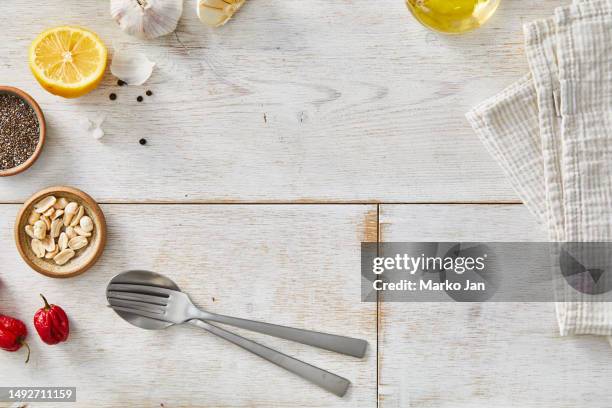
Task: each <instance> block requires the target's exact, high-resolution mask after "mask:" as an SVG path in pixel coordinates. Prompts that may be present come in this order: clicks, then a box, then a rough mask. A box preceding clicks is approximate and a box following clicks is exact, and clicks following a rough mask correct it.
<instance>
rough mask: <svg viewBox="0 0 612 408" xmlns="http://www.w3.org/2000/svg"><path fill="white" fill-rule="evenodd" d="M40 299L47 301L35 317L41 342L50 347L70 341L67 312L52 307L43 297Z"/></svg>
mask: <svg viewBox="0 0 612 408" xmlns="http://www.w3.org/2000/svg"><path fill="white" fill-rule="evenodd" d="M40 297H42V298H43V300H44V301H45V306H44V307H41V308H40V309H38V312H36V314H35V315H34V327H35V328H36V331H37V332H38V335H39V336H40V338H41V340H42V341H44V342H45V343H47V344H50V345H53V344H57V343H61V342H62V341H66V340H68V334H69V333H70V325H69V323H68V316H66V312H64V310H63V309H62V308H61V307H59V306H57V305H50V304H49V302H47V299H45V297H44V296H43V295H40Z"/></svg>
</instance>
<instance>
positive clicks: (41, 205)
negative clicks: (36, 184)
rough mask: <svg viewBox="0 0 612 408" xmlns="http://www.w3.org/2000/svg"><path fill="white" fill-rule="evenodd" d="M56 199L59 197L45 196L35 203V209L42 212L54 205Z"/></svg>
mask: <svg viewBox="0 0 612 408" xmlns="http://www.w3.org/2000/svg"><path fill="white" fill-rule="evenodd" d="M56 201H57V199H56V198H55V197H53V196H48V197H45V198H43V199H42V200H40V201H39V202H37V203H36V204H34V209H35V210H36V212H37V213H40V214H42V213H44V212H45V211H47V210H48V209H49V208H51V207H53V204H55V202H56Z"/></svg>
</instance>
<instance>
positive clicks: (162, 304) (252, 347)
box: [107, 283, 367, 397]
mask: <svg viewBox="0 0 612 408" xmlns="http://www.w3.org/2000/svg"><path fill="white" fill-rule="evenodd" d="M143 292H144V293H143ZM107 298H108V300H109V303H110V306H111V307H112V308H113V309H115V310H117V311H121V312H127V313H132V314H135V315H139V316H143V317H147V318H150V319H155V320H160V321H166V322H170V323H173V324H180V323H185V322H187V323H190V324H193V325H195V326H198V327H201V328H203V329H205V330H207V331H209V332H211V333H213V334H215V335H217V336H219V337H222V338H224V339H225V340H228V341H230V342H231V343H234V344H236V345H238V346H240V347H242V348H243V349H245V350H247V351H250V352H251V353H253V354H256V355H258V356H260V357H262V358H264V359H266V360H268V361H270V362H272V363H274V364H276V365H278V366H280V367H282V368H284V369H286V370H288V371H290V372H292V373H294V374H297V375H298V376H300V377H302V378H304V379H306V380H309V381H311V382H312V383H314V384H316V385H318V386H320V387H321V388H323V389H325V390H327V391H330V392H332V393H333V394H335V395H337V396H339V397H342V396H344V394H346V391H347V390H348V388H349V387H350V384H351V383H350V381H348V380H347V379H346V378H343V377H340V376H338V375H336V374H334V373H331V372H329V371H326V370H323V369H321V368H318V367H315V366H313V365H311V364H308V363H305V362H303V361H301V360H298V359H296V358H293V357H291V356H288V355H286V354H283V353H281V352H278V351H276V350H274V349H271V348H269V347H266V346H263V345H261V344H259V343H257V342H254V341H252V340H249V339H246V338H244V337H241V336H239V335H237V334H234V333H232V332H229V331H227V330H224V329H222V328H220V327H217V326H215V325H213V324H210V323H208V322H207V321H205V320H202V317H203V316H204V315H205V316H206V317H208V316H212V317H215V318H219V319H217V320H216V321H220V322H223V323H225V322H228V324H234V325H237V326H238V327H244V328H247V329H250V328H251V327H255V328H256V329H257V330H255V331H259V332H261V333H265V334H267V333H268V329H273V330H272V331H273V332H274V334H273V335H275V336H277V337H281V338H287V339H289V340H293V339H294V337H295V336H297V335H298V334H299V333H304V334H307V335H309V336H313V338H312V339H310V340H312V343H313V344H314V345H317V346H319V345H320V346H327V345H328V344H327V343H326V342H323V343H321V341H319V340H317V339H320V338H323V339H329V338H331V339H332V340H333V339H334V338H338V339H340V340H341V342H342V341H345V339H347V340H351V341H360V342H362V340H357V339H351V338H348V337H342V336H333V335H328V334H323V333H317V332H310V331H307V330H300V329H293V328H290V327H284V326H276V325H271V324H268V323H260V322H253V321H249V320H244V319H236V318H231V317H228V316H220V315H215V314H212V313H207V312H203V311H201V310H199V309H197V307H196V306H195V305H193V303H192V302H191V300H190V299H189V297H188V296H187V295H186V294H184V293H183V292H180V291H174V290H170V289H166V288H160V287H155V286H146V285H135V284H113V283H111V284H110V285H109V287H108V290H107ZM194 309H195V311H194ZM194 313H195V314H198V316H200V317H190V316H191V314H194ZM181 316H182V317H181ZM230 321H231V322H232V323H229V322H230ZM236 323H237V324H236ZM243 324H244V325H243ZM320 336H323V337H320ZM302 340H303V339H299V338H298V339H296V341H298V342H301V343H304V344H310V342H304V341H302ZM364 343H365V345H364V349H363V352H362V353H361V354H362V355H363V354H364V353H365V348H366V347H367V343H366V342H364ZM349 344H352V343H349ZM323 348H328V349H329V347H323Z"/></svg>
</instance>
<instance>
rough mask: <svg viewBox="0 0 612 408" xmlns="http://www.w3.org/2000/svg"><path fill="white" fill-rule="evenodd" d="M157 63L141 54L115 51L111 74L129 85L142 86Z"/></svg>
mask: <svg viewBox="0 0 612 408" xmlns="http://www.w3.org/2000/svg"><path fill="white" fill-rule="evenodd" d="M154 66H155V63H154V62H153V61H151V60H149V59H148V58H147V56H146V55H144V54H142V53H139V52H127V51H115V54H114V55H113V62H111V73H112V74H113V75H114V76H116V77H117V78H119V79H120V80H122V81H124V82H125V83H127V84H128V85H142V84H144V83H145V82H146V81H147V79H149V77H150V76H151V74H152V73H153V67H154Z"/></svg>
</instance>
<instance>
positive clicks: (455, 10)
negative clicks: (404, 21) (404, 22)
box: [406, 0, 500, 34]
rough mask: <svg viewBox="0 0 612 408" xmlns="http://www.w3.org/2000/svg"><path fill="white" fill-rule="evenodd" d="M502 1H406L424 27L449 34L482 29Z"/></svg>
mask: <svg viewBox="0 0 612 408" xmlns="http://www.w3.org/2000/svg"><path fill="white" fill-rule="evenodd" d="M499 2H500V0H406V4H407V5H408V8H409V9H410V11H411V12H412V14H413V15H414V17H415V18H416V19H417V20H418V21H419V22H420V23H421V24H423V25H424V26H426V27H429V28H432V29H434V30H436V31H441V32H443V33H448V34H460V33H465V32H467V31H471V30H473V29H475V28H478V27H480V26H481V25H483V24H484V23H486V22H487V20H489V19H490V18H491V16H492V15H493V13H495V10H497V7H498V6H499Z"/></svg>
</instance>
